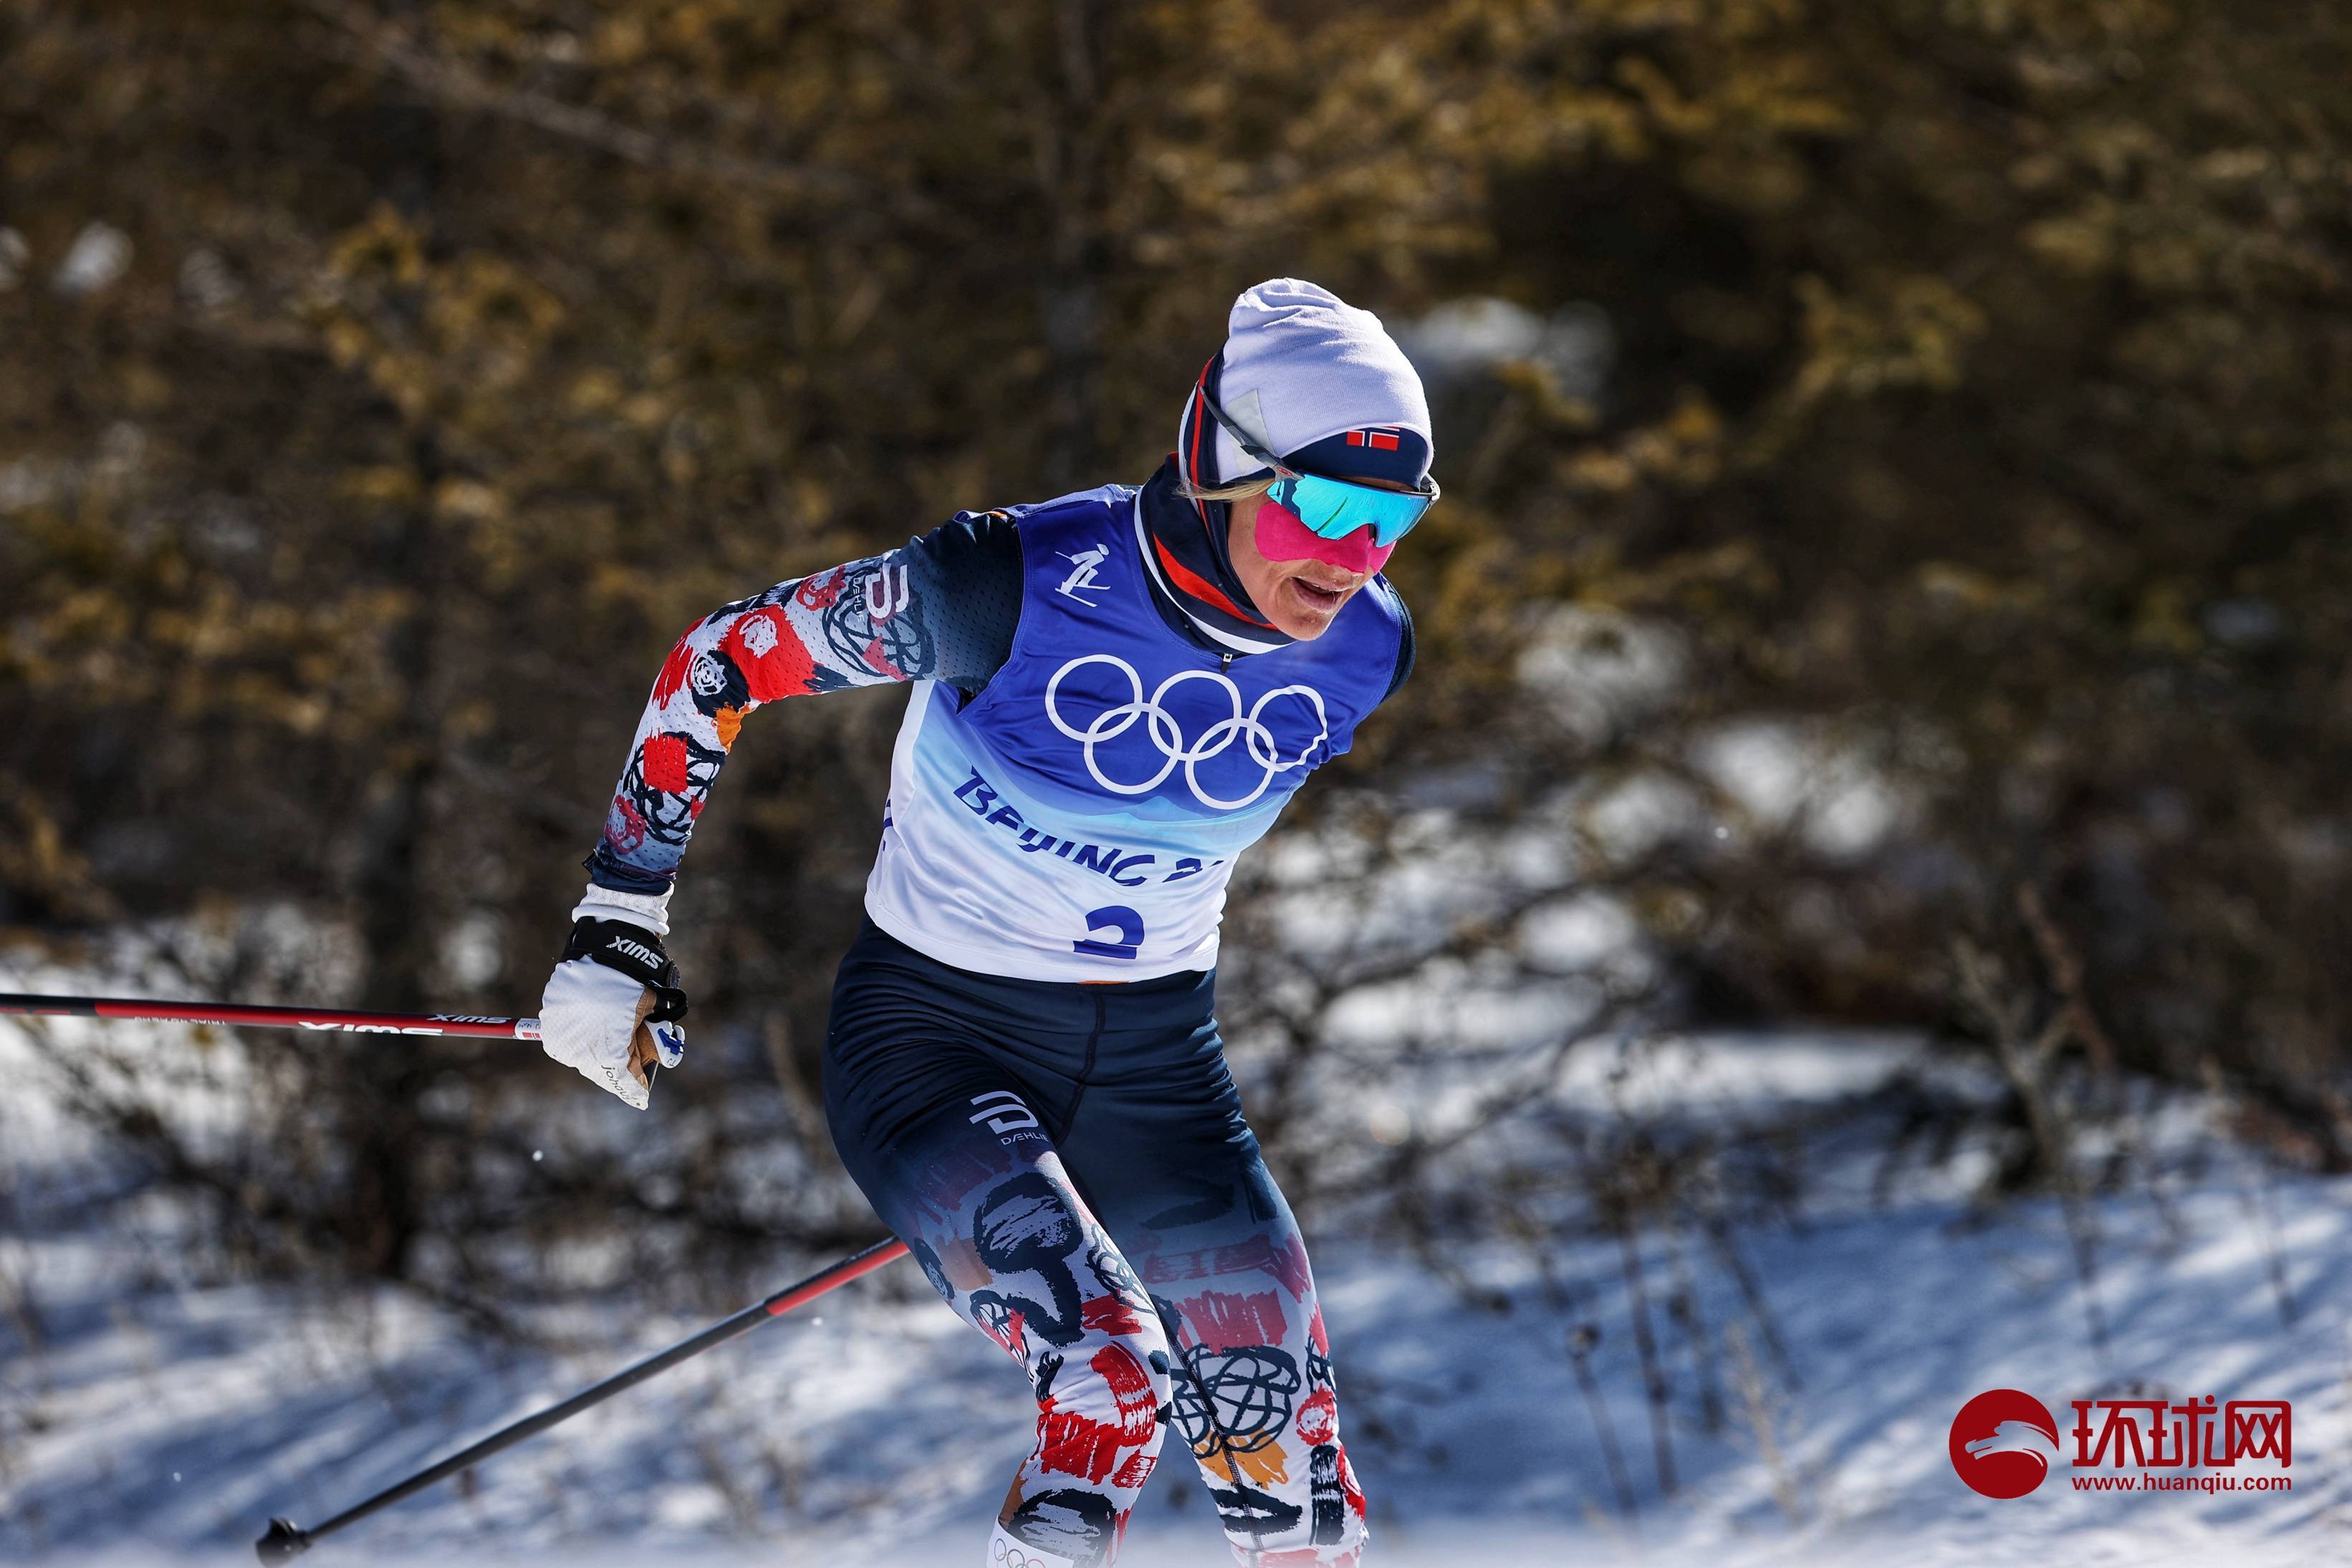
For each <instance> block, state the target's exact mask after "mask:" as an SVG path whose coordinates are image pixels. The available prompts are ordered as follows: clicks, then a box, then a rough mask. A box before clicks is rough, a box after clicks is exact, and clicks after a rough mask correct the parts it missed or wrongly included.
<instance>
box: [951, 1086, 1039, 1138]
mask: <svg viewBox="0 0 2352 1568" xmlns="http://www.w3.org/2000/svg"><path fill="white" fill-rule="evenodd" d="M971 1103H973V1104H974V1105H977V1106H979V1107H980V1109H979V1110H977V1111H974V1112H973V1113H971V1115H970V1116H968V1117H966V1118H965V1120H966V1121H970V1122H985V1123H987V1124H988V1130H989V1131H990V1132H992V1133H1000V1134H1002V1133H1017V1132H1019V1131H1020V1130H1021V1129H1022V1128H1024V1127H1034V1126H1035V1125H1036V1124H1037V1118H1036V1116H1035V1115H1034V1113H1031V1111H1030V1109H1029V1107H1028V1106H1026V1105H1024V1104H1023V1103H1021V1096H1020V1095H1018V1094H1015V1093H1013V1092H1012V1091H1011V1090H1009V1089H992V1090H990V1091H989V1092H987V1093H985V1094H975V1095H973V1096H972V1097H971Z"/></svg>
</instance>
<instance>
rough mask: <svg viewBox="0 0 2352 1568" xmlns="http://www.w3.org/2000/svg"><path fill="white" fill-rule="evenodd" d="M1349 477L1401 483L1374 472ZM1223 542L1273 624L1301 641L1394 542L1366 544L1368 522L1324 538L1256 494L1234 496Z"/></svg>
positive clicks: (1319, 631)
mask: <svg viewBox="0 0 2352 1568" xmlns="http://www.w3.org/2000/svg"><path fill="white" fill-rule="evenodd" d="M1356 482H1357V483H1358V484H1364V485H1377V486H1380V487H1381V489H1384V490H1398V489H1402V488H1403V486H1399V485H1391V484H1388V483H1386V482H1384V481H1382V480H1378V479H1360V480H1357V481H1356ZM1225 543H1226V553H1227V554H1229V555H1230V556H1231V557H1232V558H1233V563H1234V572H1235V573H1236V574H1238V575H1239V576H1240V578H1241V580H1242V586H1243V587H1244V588H1245V589H1247V590H1248V591H1249V596H1250V599H1251V600H1252V601H1253V602H1255V604H1256V605H1257V607H1258V608H1259V609H1260V610H1262V611H1264V612H1265V616H1266V619H1267V620H1269V621H1271V622H1274V624H1275V626H1276V628H1277V629H1278V630H1280V631H1282V632H1285V633H1286V634H1288V635H1289V636H1292V637H1296V638H1297V639H1298V640H1299V641H1300V642H1302V643H1307V642H1312V641H1313V640H1314V639H1316V638H1318V637H1320V636H1321V635H1323V633H1324V632H1325V631H1326V630H1328V628H1329V626H1330V624H1331V622H1332V620H1333V618H1334V617H1336V616H1337V615H1338V614H1339V612H1340V610H1341V609H1342V608H1344V607H1345V606H1346V604H1347V602H1348V601H1349V600H1350V599H1352V598H1354V597H1355V594H1356V591H1357V590H1358V589H1360V588H1361V587H1363V586H1364V584H1365V583H1366V582H1368V581H1370V580H1371V576H1372V574H1373V573H1374V572H1376V571H1378V570H1381V567H1382V566H1384V565H1386V564H1387V562H1388V559H1389V550H1390V549H1393V548H1395V547H1393V546H1390V547H1387V548H1382V547H1381V546H1377V545H1375V544H1373V543H1372V530H1371V529H1370V528H1359V529H1357V530H1356V531H1355V532H1354V533H1352V534H1350V535H1349V536H1348V537H1347V538H1343V539H1327V538H1323V537H1322V536H1321V535H1319V534H1317V533H1315V532H1313V531H1312V530H1311V529H1309V528H1307V525H1306V524H1304V523H1302V522H1300V521H1299V520H1298V519H1297V517H1293V516H1292V515H1291V514H1290V513H1288V512H1286V511H1285V510H1284V509H1283V508H1282V507H1280V506H1279V505H1277V504H1276V503H1275V502H1274V501H1273V500H1272V499H1270V498H1269V497H1265V496H1263V495H1257V496H1250V497H1244V499H1242V500H1238V501H1235V502H1234V503H1233V512H1232V520H1231V524H1230V526H1229V527H1228V528H1227V529H1226V531H1225Z"/></svg>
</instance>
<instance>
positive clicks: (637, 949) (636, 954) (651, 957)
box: [604, 936, 662, 969]
mask: <svg viewBox="0 0 2352 1568" xmlns="http://www.w3.org/2000/svg"><path fill="white" fill-rule="evenodd" d="M604 951H605V952H607V953H618V954H619V955H621V956H623V957H624V958H635V960H636V961H637V962H638V963H640V964H646V965H650V966H651V967H654V968H656V969H658V968H660V967H661V963H662V956H661V955H660V954H658V953H656V952H655V951H654V950H653V949H652V948H650V947H648V946H646V945H645V944H644V943H642V942H632V941H630V940H629V939H628V938H627V937H625V936H615V937H614V938H613V939H612V940H611V941H610V942H607V943H605V944H604Z"/></svg>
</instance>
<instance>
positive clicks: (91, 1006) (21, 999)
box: [0, 991, 539, 1040]
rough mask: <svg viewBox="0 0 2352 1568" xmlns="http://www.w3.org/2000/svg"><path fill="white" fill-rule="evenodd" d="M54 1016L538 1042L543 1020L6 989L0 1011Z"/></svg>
mask: <svg viewBox="0 0 2352 1568" xmlns="http://www.w3.org/2000/svg"><path fill="white" fill-rule="evenodd" d="M6 1013H39V1014H45V1015H47V1016H49V1017H53V1018H85V1019H155V1020H158V1021H161V1022H166V1023H216V1024H229V1025H235V1026H236V1027H239V1028H244V1029H315V1030H342V1031H344V1032H345V1033H347V1034H440V1035H465V1036H468V1037H471V1038H473V1039H476V1040H537V1039H538V1038H539V1020H538V1019H494V1018H477V1017H474V1016H472V1015H471V1014H467V1013H372V1012H352V1011H350V1010H348V1009H341V1008H265V1007H245V1006H242V1005H239V1004H238V1003H236V1002H173V1001H149V1000H145V999H143V998H136V997H34V996H24V995H21V994H18V993H16V992H11V991H0V1014H6Z"/></svg>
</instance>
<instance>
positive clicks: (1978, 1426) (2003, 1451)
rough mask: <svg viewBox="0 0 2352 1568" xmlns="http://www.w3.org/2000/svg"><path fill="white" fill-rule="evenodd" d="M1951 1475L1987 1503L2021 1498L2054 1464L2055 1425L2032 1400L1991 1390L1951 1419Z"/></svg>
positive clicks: (2011, 1390)
mask: <svg viewBox="0 0 2352 1568" xmlns="http://www.w3.org/2000/svg"><path fill="white" fill-rule="evenodd" d="M1951 1451H1952V1469H1954V1470H1956V1471H1958V1473H1959V1478H1960V1479H1962V1480H1964V1481H1966V1482H1968V1483H1969V1486H1970V1487H1971V1488H1972V1489H1974V1490H1977V1491H1979V1492H1982V1493H1983V1494H1984V1495H1985V1496H1987V1497H2023V1496H2024V1495H2025V1494H2026V1493H2027V1492H2030V1491H2032V1490H2033V1489H2034V1488H2035V1487H2038V1486H2040V1485H2041V1484H2042V1478H2043V1477H2044V1476H2047V1475H2048V1474H2049V1473H2050V1467H2051V1466H2052V1465H2053V1464H2055V1463H2057V1461H2058V1423H2057V1422H2055V1421H2053V1420H2052V1419H2051V1418H2050V1410H2049V1407H2048V1406H2044V1405H2043V1404H2042V1401H2041V1400H2039V1399H2036V1398H2035V1397H2033V1396H2032V1395H2031V1394H2021V1393H2020V1392H2018V1391H2017V1390H2016V1389H2014V1388H1992V1389H1988V1390H1986V1391H1985V1392H1984V1393H1982V1394H1979V1395H1978V1396H1976V1397H1975V1398H1974V1399H1971V1400H1969V1402H1968V1403H1967V1404H1966V1405H1963V1406H1960V1413H1959V1414H1958V1415H1957V1416H1953V1417H1952V1437H1951Z"/></svg>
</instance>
